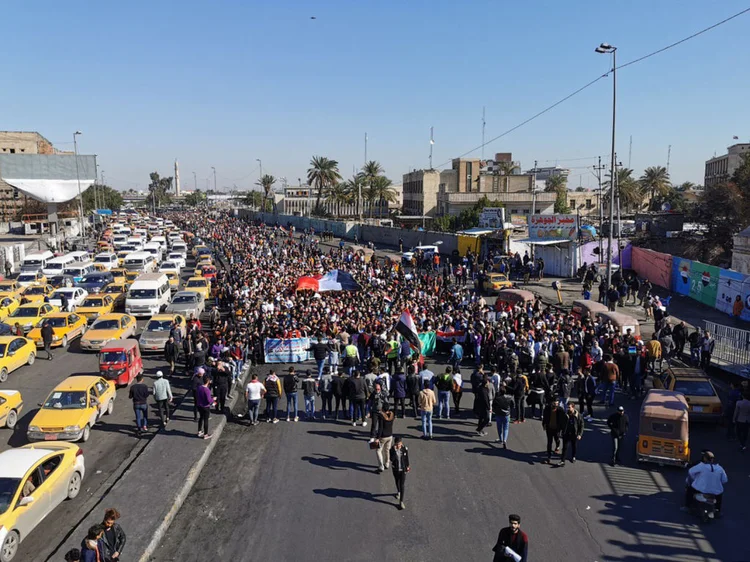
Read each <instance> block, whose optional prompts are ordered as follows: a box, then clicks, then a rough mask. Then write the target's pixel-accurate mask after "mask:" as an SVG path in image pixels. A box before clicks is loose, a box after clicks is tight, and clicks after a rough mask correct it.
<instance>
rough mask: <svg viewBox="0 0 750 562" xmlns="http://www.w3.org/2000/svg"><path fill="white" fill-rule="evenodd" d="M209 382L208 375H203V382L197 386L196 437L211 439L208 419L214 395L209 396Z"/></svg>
mask: <svg viewBox="0 0 750 562" xmlns="http://www.w3.org/2000/svg"><path fill="white" fill-rule="evenodd" d="M210 384H211V379H210V378H209V377H208V375H203V384H201V385H200V386H199V387H198V395H197V396H196V402H197V405H198V437H201V438H203V439H211V434H210V433H209V432H208V421H209V419H210V418H211V404H213V401H214V397H213V396H211V389H210V388H209V385H210Z"/></svg>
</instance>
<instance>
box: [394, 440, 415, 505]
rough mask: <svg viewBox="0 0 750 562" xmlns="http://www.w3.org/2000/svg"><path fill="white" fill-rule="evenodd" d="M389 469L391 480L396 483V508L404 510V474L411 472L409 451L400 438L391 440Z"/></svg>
mask: <svg viewBox="0 0 750 562" xmlns="http://www.w3.org/2000/svg"><path fill="white" fill-rule="evenodd" d="M391 469H392V470H393V479H394V480H395V481H396V497H397V498H398V508H399V509H404V508H405V507H406V505H404V488H405V487H406V473H407V472H409V471H410V470H411V466H409V449H407V448H406V445H404V443H403V441H401V437H396V438H395V439H394V440H393V448H392V449H391Z"/></svg>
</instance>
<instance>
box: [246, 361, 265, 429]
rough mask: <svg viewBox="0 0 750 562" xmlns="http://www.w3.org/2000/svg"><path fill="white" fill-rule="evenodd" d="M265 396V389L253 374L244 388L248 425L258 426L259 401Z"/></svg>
mask: <svg viewBox="0 0 750 562" xmlns="http://www.w3.org/2000/svg"><path fill="white" fill-rule="evenodd" d="M265 394H266V387H265V386H263V383H262V382H260V381H259V380H258V375H256V374H255V373H253V375H252V376H251V377H250V382H249V383H247V386H246V387H245V399H246V400H247V416H248V417H249V418H250V425H258V423H260V422H258V412H259V411H260V401H261V400H262V399H263V396H265Z"/></svg>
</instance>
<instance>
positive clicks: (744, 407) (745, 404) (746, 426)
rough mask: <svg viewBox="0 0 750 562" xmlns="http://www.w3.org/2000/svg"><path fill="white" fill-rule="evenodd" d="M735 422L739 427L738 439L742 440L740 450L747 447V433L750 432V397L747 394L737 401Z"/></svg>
mask: <svg viewBox="0 0 750 562" xmlns="http://www.w3.org/2000/svg"><path fill="white" fill-rule="evenodd" d="M733 420H734V424H735V426H736V428H737V439H738V440H739V442H740V451H745V450H746V449H747V435H748V432H750V397H748V395H747V394H745V395H743V396H742V399H741V400H739V401H738V402H737V404H736V405H735V407H734V417H733Z"/></svg>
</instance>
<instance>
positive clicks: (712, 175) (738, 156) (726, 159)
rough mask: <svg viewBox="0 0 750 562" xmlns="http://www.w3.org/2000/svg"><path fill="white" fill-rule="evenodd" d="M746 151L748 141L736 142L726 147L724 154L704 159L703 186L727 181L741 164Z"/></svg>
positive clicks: (748, 145)
mask: <svg viewBox="0 0 750 562" xmlns="http://www.w3.org/2000/svg"><path fill="white" fill-rule="evenodd" d="M748 153H750V143H738V144H733V145H732V146H730V147H729V148H727V153H726V154H724V155H722V156H715V157H714V158H711V159H710V160H706V171H705V173H704V179H703V184H704V186H705V187H707V188H708V187H712V186H714V185H717V184H720V183H724V182H726V181H728V180H729V179H730V178H731V177H732V175H733V174H734V172H735V170H737V168H739V167H740V164H742V157H743V156H744V155H745V154H748Z"/></svg>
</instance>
